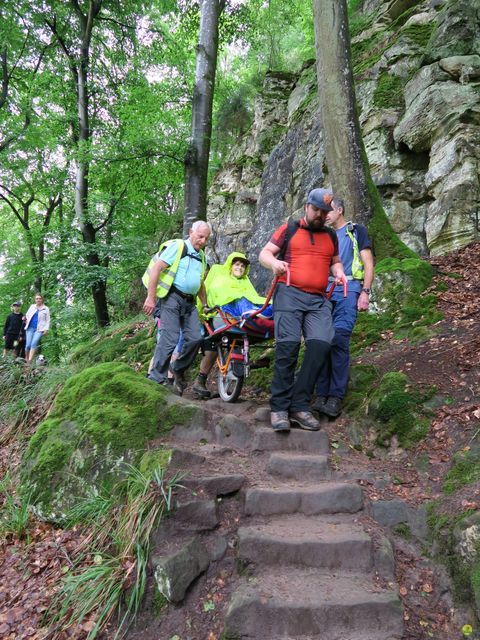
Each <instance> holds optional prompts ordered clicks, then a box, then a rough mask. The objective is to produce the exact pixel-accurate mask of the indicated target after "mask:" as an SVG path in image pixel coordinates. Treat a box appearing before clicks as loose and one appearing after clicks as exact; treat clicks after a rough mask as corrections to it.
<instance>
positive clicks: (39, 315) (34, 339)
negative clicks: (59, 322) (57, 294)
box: [25, 293, 50, 362]
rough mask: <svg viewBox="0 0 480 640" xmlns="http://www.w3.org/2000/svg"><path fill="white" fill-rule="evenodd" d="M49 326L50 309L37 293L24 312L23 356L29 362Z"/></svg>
mask: <svg viewBox="0 0 480 640" xmlns="http://www.w3.org/2000/svg"><path fill="white" fill-rule="evenodd" d="M49 328H50V310H49V308H48V307H47V306H45V305H44V304H43V297H42V296H41V295H40V294H39V293H37V295H36V296H35V304H32V305H30V307H29V308H28V311H27V313H26V314H25V331H26V334H27V337H26V343H25V357H26V359H27V362H31V361H32V360H33V358H34V357H35V353H36V351H37V349H38V345H39V344H40V340H41V339H42V337H43V336H44V335H46V333H47V331H48V330H49Z"/></svg>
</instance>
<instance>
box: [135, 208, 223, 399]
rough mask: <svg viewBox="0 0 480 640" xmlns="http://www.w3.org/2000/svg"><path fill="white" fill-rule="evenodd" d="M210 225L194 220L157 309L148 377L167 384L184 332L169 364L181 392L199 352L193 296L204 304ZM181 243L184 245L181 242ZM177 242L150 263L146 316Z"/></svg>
mask: <svg viewBox="0 0 480 640" xmlns="http://www.w3.org/2000/svg"><path fill="white" fill-rule="evenodd" d="M210 233H211V229H210V225H209V224H208V223H206V222H203V221H202V220H199V221H197V222H194V223H193V225H192V228H191V229H190V231H189V237H188V239H187V240H185V248H186V254H185V255H184V257H182V258H181V259H180V262H179V263H178V267H177V270H176V273H175V277H174V278H173V283H172V284H171V286H170V288H169V290H168V293H167V295H165V296H164V297H162V298H161V305H160V306H161V308H160V327H161V334H160V341H159V342H158V344H157V347H156V349H155V355H154V366H153V368H152V370H151V371H150V373H149V374H148V377H149V379H150V380H153V381H155V382H158V383H159V384H167V375H168V368H169V366H170V358H171V356H172V353H173V351H174V349H175V347H176V345H177V342H178V339H179V336H180V331H182V334H183V347H182V350H181V352H180V355H179V357H178V358H177V360H175V362H173V363H172V365H171V369H172V371H173V375H174V390H175V391H176V392H177V393H179V394H180V395H181V394H182V393H183V391H184V389H185V387H186V386H187V383H186V381H185V377H184V374H185V371H186V370H187V369H188V367H189V366H190V365H191V364H192V362H193V360H194V359H195V356H196V354H197V352H198V348H199V345H200V343H201V340H202V337H201V334H200V322H199V319H198V312H197V307H196V296H197V294H198V297H199V298H200V300H201V302H202V303H203V304H206V295H205V288H204V285H203V281H202V275H203V274H204V265H205V258H204V256H203V251H202V250H203V248H204V247H205V245H206V244H207V240H208V238H209V236H210ZM182 246H183V245H182ZM178 247H179V245H178V243H177V242H172V243H171V244H170V245H169V246H168V247H166V249H164V251H163V252H162V253H161V254H160V256H159V259H158V260H157V261H156V262H155V264H154V265H153V267H152V269H151V272H150V276H149V281H148V293H147V298H146V300H145V303H144V305H143V309H144V311H145V312H146V313H148V314H149V315H150V314H152V313H153V312H154V310H155V305H156V297H157V285H158V283H159V278H160V274H161V273H162V272H164V271H165V270H167V269H168V268H169V267H171V266H172V265H173V264H174V263H175V262H176V256H177V252H178Z"/></svg>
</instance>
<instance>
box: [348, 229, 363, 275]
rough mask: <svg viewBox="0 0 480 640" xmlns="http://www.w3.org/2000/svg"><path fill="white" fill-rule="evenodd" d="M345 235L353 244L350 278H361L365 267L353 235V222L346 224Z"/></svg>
mask: <svg viewBox="0 0 480 640" xmlns="http://www.w3.org/2000/svg"><path fill="white" fill-rule="evenodd" d="M345 231H346V234H347V236H348V237H349V238H350V240H351V241H352V245H353V260H352V278H353V279H354V280H363V278H364V276H365V267H364V266H363V262H362V258H361V257H360V251H359V249H358V240H357V237H356V235H355V225H354V224H353V222H349V223H348V224H347V228H346V229H345Z"/></svg>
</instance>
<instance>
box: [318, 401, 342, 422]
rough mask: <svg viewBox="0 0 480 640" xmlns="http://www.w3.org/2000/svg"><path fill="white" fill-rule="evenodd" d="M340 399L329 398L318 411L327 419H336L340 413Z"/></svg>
mask: <svg viewBox="0 0 480 640" xmlns="http://www.w3.org/2000/svg"><path fill="white" fill-rule="evenodd" d="M342 401H343V400H342V398H337V397H335V396H329V398H328V400H327V401H326V402H325V404H324V405H323V407H322V408H321V409H319V411H320V412H321V413H323V414H325V415H326V416H328V417H329V418H336V417H337V416H339V415H340V414H341V413H342Z"/></svg>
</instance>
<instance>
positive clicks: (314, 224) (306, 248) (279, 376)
mask: <svg viewBox="0 0 480 640" xmlns="http://www.w3.org/2000/svg"><path fill="white" fill-rule="evenodd" d="M332 198H333V196H332V194H331V193H329V192H328V191H327V190H326V189H313V191H310V193H309V194H308V198H307V202H306V204H305V207H304V216H303V218H302V219H301V220H300V222H298V223H295V227H292V224H291V223H289V224H283V225H282V226H281V227H279V228H278V229H277V230H276V231H275V232H274V233H273V235H272V237H271V238H270V241H269V242H267V244H266V245H265V246H264V248H263V249H262V251H261V252H260V255H259V260H260V262H261V264H262V265H263V266H264V267H267V268H268V269H271V270H272V271H273V273H274V274H275V275H276V276H278V278H279V283H278V286H277V289H276V291H275V297H274V300H273V308H274V310H275V313H274V320H275V341H276V352H275V369H274V373H273V380H272V395H271V398H270V408H271V424H272V428H273V429H274V430H275V431H289V429H290V422H292V423H293V424H295V425H296V426H299V427H300V428H302V429H308V430H309V431H318V429H320V424H319V422H318V420H317V419H316V418H315V417H314V416H313V414H312V412H311V411H310V398H311V397H312V392H313V387H314V385H315V381H316V380H317V377H318V374H319V372H320V369H321V367H322V365H323V362H324V361H325V358H326V356H327V354H328V352H329V350H330V344H331V342H332V340H333V337H334V329H333V324H332V305H331V303H330V301H329V300H327V299H326V297H325V291H326V288H327V284H328V276H329V274H330V273H331V274H332V275H333V277H334V278H335V280H334V282H335V284H342V283H345V282H346V278H345V274H344V272H343V266H342V263H341V261H340V257H339V255H338V242H337V238H336V234H335V232H332V231H331V230H330V229H328V228H327V227H325V218H326V216H327V212H328V211H331V210H332V207H331V205H330V203H331V201H332ZM292 230H293V232H292ZM302 335H303V337H304V339H305V357H304V360H303V364H302V366H301V368H300V371H299V372H298V375H297V377H296V379H295V368H296V366H297V359H298V352H299V349H300V342H301V339H302Z"/></svg>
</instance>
